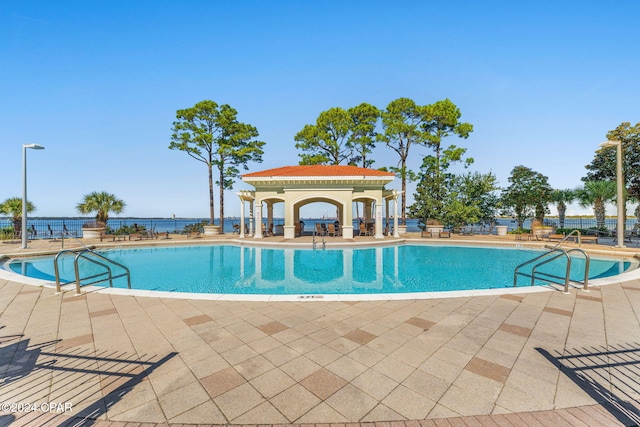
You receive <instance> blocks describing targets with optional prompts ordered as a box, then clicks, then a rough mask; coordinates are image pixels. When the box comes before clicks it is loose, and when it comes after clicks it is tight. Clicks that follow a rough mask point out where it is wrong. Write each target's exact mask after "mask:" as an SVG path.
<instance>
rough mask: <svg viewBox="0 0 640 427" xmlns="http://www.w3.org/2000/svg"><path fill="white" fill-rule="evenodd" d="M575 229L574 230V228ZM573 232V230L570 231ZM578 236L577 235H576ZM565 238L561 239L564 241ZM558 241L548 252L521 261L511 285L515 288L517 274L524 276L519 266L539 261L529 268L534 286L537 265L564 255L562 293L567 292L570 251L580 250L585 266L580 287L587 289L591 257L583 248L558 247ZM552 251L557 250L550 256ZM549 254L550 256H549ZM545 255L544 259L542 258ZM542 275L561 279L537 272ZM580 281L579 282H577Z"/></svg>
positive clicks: (557, 277) (558, 277)
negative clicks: (564, 271)
mask: <svg viewBox="0 0 640 427" xmlns="http://www.w3.org/2000/svg"><path fill="white" fill-rule="evenodd" d="M574 231H575V230H574ZM572 233H573V232H572ZM578 236H579V235H578ZM567 237H569V236H565V239H566V238H567ZM578 238H579V237H578ZM565 239H563V240H561V242H562V241H564V240H565ZM559 244H560V243H558V244H557V245H555V246H554V247H552V248H551V249H549V251H548V252H545V253H543V254H541V255H538V256H537V257H535V258H532V259H530V260H528V261H525V262H523V263H522V264H520V265H518V266H517V267H516V268H515V270H514V272H513V287H514V288H515V287H516V286H517V285H518V274H522V275H523V276H526V274H525V273H522V272H520V271H519V270H520V268H521V267H524V266H526V265H529V264H531V263H533V262H536V261H539V260H540V262H538V263H537V264H535V265H534V266H533V267H532V268H531V286H534V284H535V278H536V269H537V268H538V267H540V266H541V265H544V264H547V263H549V262H551V261H554V260H556V259H558V258H561V257H563V256H564V257H566V258H567V267H566V273H565V277H564V293H565V294H567V293H569V283H570V282H571V277H570V276H571V255H570V253H571V252H580V253H581V254H582V255H584V257H585V266H584V280H583V282H582V289H583V290H584V291H588V290H589V266H590V262H591V258H590V257H589V254H588V253H586V252H585V251H584V250H582V249H580V248H571V249H569V250H564V249H563V248H561V247H559ZM554 252H559V253H556V254H555V256H552V254H553V253H554ZM550 256H551V257H550ZM545 257H546V259H544V258H545ZM540 274H542V275H544V276H546V277H549V278H554V279H562V277H560V276H555V275H552V274H549V273H544V272H541V273H540V272H539V273H538V275H540ZM578 283H580V282H578Z"/></svg>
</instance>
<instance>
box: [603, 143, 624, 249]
mask: <svg viewBox="0 0 640 427" xmlns="http://www.w3.org/2000/svg"><path fill="white" fill-rule="evenodd" d="M600 147H616V183H617V189H616V193H617V205H618V225H617V226H616V228H617V231H616V237H617V240H618V244H617V245H616V246H617V247H619V248H624V175H623V173H622V142H621V141H605V142H602V143H600Z"/></svg>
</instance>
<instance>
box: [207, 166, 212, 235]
mask: <svg viewBox="0 0 640 427" xmlns="http://www.w3.org/2000/svg"><path fill="white" fill-rule="evenodd" d="M208 166H209V224H210V225H213V166H212V165H211V163H209V164H208Z"/></svg>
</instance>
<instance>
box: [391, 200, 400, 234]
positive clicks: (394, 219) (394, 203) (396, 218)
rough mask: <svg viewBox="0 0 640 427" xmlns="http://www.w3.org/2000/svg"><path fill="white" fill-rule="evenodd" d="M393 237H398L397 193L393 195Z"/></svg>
mask: <svg viewBox="0 0 640 427" xmlns="http://www.w3.org/2000/svg"><path fill="white" fill-rule="evenodd" d="M393 237H396V238H397V237H400V233H399V232H398V193H397V192H394V194H393Z"/></svg>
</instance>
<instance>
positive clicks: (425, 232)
mask: <svg viewBox="0 0 640 427" xmlns="http://www.w3.org/2000/svg"><path fill="white" fill-rule="evenodd" d="M420 237H433V233H432V232H431V231H429V230H422V231H421V232H420Z"/></svg>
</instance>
